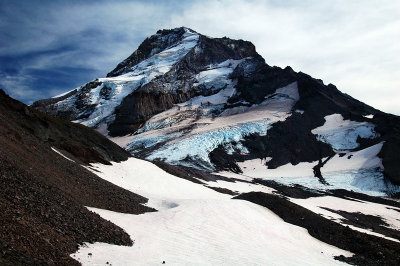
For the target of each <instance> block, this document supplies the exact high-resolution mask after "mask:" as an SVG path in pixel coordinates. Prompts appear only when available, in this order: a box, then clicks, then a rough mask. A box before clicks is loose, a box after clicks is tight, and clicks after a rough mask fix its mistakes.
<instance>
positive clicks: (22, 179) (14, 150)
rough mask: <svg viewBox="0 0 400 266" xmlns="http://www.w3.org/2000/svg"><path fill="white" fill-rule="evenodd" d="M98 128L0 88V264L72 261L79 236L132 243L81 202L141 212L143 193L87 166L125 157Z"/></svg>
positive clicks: (84, 238) (122, 232) (110, 208)
mask: <svg viewBox="0 0 400 266" xmlns="http://www.w3.org/2000/svg"><path fill="white" fill-rule="evenodd" d="M128 157H129V154H128V153H127V152H126V151H124V150H123V149H121V148H120V147H118V146H117V145H116V144H114V143H112V142H111V141H109V140H108V139H107V138H105V137H104V136H102V135H101V134H99V133H98V132H96V131H94V130H92V129H90V128H87V127H85V126H82V125H80V124H74V123H71V122H68V121H64V120H62V119H59V118H56V117H51V116H48V115H45V114H43V113H40V112H38V111H36V110H35V109H33V108H30V107H28V106H26V105H24V104H23V103H21V102H18V101H16V100H14V99H11V98H10V97H8V96H7V95H6V94H5V93H4V92H3V91H2V90H0V212H1V226H0V236H1V237H0V250H1V252H0V264H1V265H48V264H53V265H54V264H56V265H75V264H77V265H78V262H77V261H75V260H73V259H72V258H71V257H70V256H69V255H70V254H71V253H73V252H75V251H76V250H77V249H78V245H81V244H83V243H84V242H96V241H100V242H106V243H114V244H119V245H132V240H131V238H130V237H129V235H128V234H127V233H126V232H125V231H124V230H122V229H121V228H119V227H117V226H116V225H114V224H112V223H111V222H109V221H106V220H104V219H103V218H101V217H100V216H98V215H97V214H95V213H93V212H90V211H89V210H88V209H87V208H86V206H91V207H96V208H104V209H108V210H113V211H119V212H125V213H135V214H138V213H143V212H146V211H152V210H153V209H151V208H148V207H145V206H143V205H142V204H145V203H146V202H147V199H146V198H144V197H142V196H139V195H136V194H133V193H131V192H129V191H127V190H125V189H122V188H120V187H118V186H116V185H113V184H111V183H109V182H107V181H105V180H103V179H101V178H99V177H98V176H96V175H95V174H93V173H92V172H91V171H89V170H88V169H87V168H85V167H83V166H82V165H86V167H88V163H103V164H107V165H109V164H110V162H109V161H122V160H126V159H128Z"/></svg>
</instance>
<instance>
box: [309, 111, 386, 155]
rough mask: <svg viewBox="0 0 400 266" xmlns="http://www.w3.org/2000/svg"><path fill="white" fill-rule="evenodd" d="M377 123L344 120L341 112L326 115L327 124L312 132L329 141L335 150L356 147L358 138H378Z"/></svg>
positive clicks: (321, 139) (320, 138) (322, 139)
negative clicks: (375, 129)
mask: <svg viewBox="0 0 400 266" xmlns="http://www.w3.org/2000/svg"><path fill="white" fill-rule="evenodd" d="M374 128H375V125H374V124H372V123H367V122H356V121H351V120H344V119H343V116H342V115H341V114H333V115H328V116H325V124H324V125H323V126H320V127H317V128H315V129H313V130H311V132H312V133H313V134H314V135H317V139H318V140H320V141H322V142H325V143H328V144H329V145H331V146H332V148H333V149H335V150H349V149H355V148H357V147H358V146H359V144H358V143H357V138H358V137H361V138H370V139H371V138H376V137H378V136H379V135H378V133H376V132H375V131H374Z"/></svg>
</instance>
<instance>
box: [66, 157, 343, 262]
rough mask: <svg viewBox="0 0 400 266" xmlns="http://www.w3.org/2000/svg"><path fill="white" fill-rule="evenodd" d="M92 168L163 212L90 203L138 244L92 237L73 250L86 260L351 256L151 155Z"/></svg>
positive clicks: (318, 259)
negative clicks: (180, 174)
mask: <svg viewBox="0 0 400 266" xmlns="http://www.w3.org/2000/svg"><path fill="white" fill-rule="evenodd" d="M92 171H93V172H94V173H95V174H97V175H99V176H100V177H101V178H104V179H106V180H108V181H110V182H112V183H114V184H117V185H119V186H121V187H123V188H125V189H128V190H130V191H132V192H135V193H138V194H140V195H143V196H146V197H148V198H149V199H150V200H149V203H148V205H149V206H152V207H155V208H156V209H158V210H159V211H158V212H153V213H145V214H141V215H131V214H123V213H116V212H111V211H107V210H100V209H94V208H90V210H91V211H94V212H96V213H98V214H99V215H100V216H102V217H103V218H105V219H107V220H110V221H111V222H113V223H115V224H116V225H118V226H120V227H122V228H123V229H125V230H126V232H127V233H128V234H130V235H131V238H132V239H133V240H134V245H133V246H132V247H126V246H117V245H109V244H105V243H94V244H89V243H86V244H85V245H83V246H81V247H80V249H79V251H78V252H76V253H74V254H72V255H71V256H72V257H73V258H75V259H76V260H78V261H79V262H81V263H82V264H83V265H106V263H107V262H108V263H110V264H112V265H132V264H134V265H159V264H161V263H162V262H163V261H165V262H166V264H170V265H171V264H172V265H265V264H273V265H299V264H300V265H340V264H343V263H341V262H339V261H336V260H334V259H333V256H338V255H341V254H343V255H345V256H350V255H351V253H349V252H347V251H343V250H340V249H338V248H336V247H333V246H330V245H327V244H325V243H323V242H321V241H319V240H316V239H315V238H313V237H311V236H310V235H309V234H308V232H307V231H306V230H305V229H303V228H300V227H298V226H294V225H291V224H288V223H285V222H284V221H283V220H282V219H280V218H279V217H278V216H277V215H275V214H274V213H272V212H271V211H269V210H268V209H266V208H264V207H261V206H259V205H255V204H252V203H250V202H247V201H242V200H233V199H231V197H230V196H228V195H225V194H221V193H218V192H216V191H214V190H211V189H209V188H206V187H204V186H203V185H201V184H195V183H192V182H190V181H187V180H183V179H180V178H178V177H175V176H173V175H170V174H168V173H166V172H164V171H163V170H161V169H160V168H158V167H156V166H155V165H153V164H152V163H150V162H147V161H143V160H139V159H134V158H130V159H129V160H128V161H125V162H121V163H113V165H111V166H107V165H101V164H96V165H94V166H93V169H92ZM89 253H91V255H89Z"/></svg>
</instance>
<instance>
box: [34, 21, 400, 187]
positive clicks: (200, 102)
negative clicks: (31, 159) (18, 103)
mask: <svg viewBox="0 0 400 266" xmlns="http://www.w3.org/2000/svg"><path fill="white" fill-rule="evenodd" d="M33 106H35V107H36V108H38V109H40V110H44V111H46V112H48V113H52V114H55V115H58V116H61V117H65V118H68V119H70V120H74V121H76V122H79V123H83V124H85V125H88V126H90V127H93V128H96V129H97V130H98V131H100V132H102V133H103V134H105V135H107V136H109V137H111V139H112V140H113V141H115V142H116V143H118V144H119V145H120V146H122V147H124V148H125V149H126V150H128V151H129V152H131V153H132V154H134V155H136V156H140V157H143V158H146V159H149V160H161V161H165V162H167V163H169V164H178V165H184V166H189V167H195V168H197V169H201V170H206V171H225V170H227V171H233V172H236V173H243V174H246V175H248V174H249V173H248V167H249V166H248V165H251V164H253V163H254V160H256V159H258V160H260V159H261V161H262V164H261V166H260V167H261V168H260V169H261V170H260V171H261V172H262V173H265V172H269V171H271V170H270V169H276V168H277V169H281V168H282V167H292V166H293V167H298V166H299V165H304V164H307V165H309V166H310V169H308V173H310V172H311V176H312V177H314V178H315V177H318V178H319V180H321V182H325V181H323V178H324V177H327V178H328V179H332V180H339V179H340V180H342V179H341V178H342V177H343V176H344V175H348V176H350V177H349V180H353V181H351V182H353V183H357V182H356V181H354V180H356V179H357V180H358V179H359V178H360V176H361V177H362V178H364V179H363V180H364V181H365V180H370V179H371V178H372V179H374V180H375V179H376V178H375V177H376V176H378V179H379V180H380V181H379V182H381V183H382V182H384V180H390V181H391V182H393V183H395V184H400V178H399V174H398V173H399V171H398V168H397V167H398V166H397V165H398V163H397V162H399V158H398V156H397V154H396V152H395V149H396V147H398V145H399V144H398V138H399V137H398V136H399V133H398V131H397V124H396V123H397V122H395V121H398V120H397V119H398V117H396V116H391V115H387V114H384V113H382V112H380V111H378V110H376V109H374V108H372V107H370V106H368V105H366V104H364V103H361V102H359V101H357V100H356V99H353V98H352V97H350V96H349V95H346V94H343V93H341V92H340V91H339V90H338V89H337V88H336V87H335V86H334V85H332V84H329V85H325V84H324V83H323V82H322V81H321V80H317V79H314V78H312V77H310V76H308V75H306V74H304V73H301V72H299V73H296V72H295V71H293V70H292V69H291V68H290V67H286V68H284V69H282V68H279V67H275V66H274V67H272V66H269V65H267V64H266V63H265V61H264V59H263V58H262V57H261V56H260V55H259V54H258V53H257V52H256V49H255V47H254V45H253V44H252V43H250V42H247V41H243V40H232V39H229V38H226V37H224V38H210V37H207V36H204V35H201V34H199V33H197V32H194V31H193V30H190V29H188V28H177V29H173V30H162V31H158V32H157V33H156V34H155V35H153V36H151V37H149V38H147V39H146V40H145V41H144V42H143V43H142V44H141V45H140V46H139V48H138V49H137V50H136V51H135V52H134V53H133V54H132V55H131V56H130V57H128V58H127V59H125V60H124V61H123V62H121V63H120V64H119V65H118V66H117V67H116V68H115V69H114V70H113V71H111V72H110V73H109V74H108V75H107V77H106V78H99V79H97V80H95V81H92V82H89V83H87V84H86V85H84V86H82V87H80V88H78V89H76V90H74V91H72V92H70V93H68V94H66V95H63V96H60V97H58V98H54V99H50V100H42V101H39V102H36V103H34V105H33ZM363 152H364V153H367V152H369V153H368V156H367V157H365V156H364V157H362V156H361V154H364V153H363ZM356 153H357V154H356ZM356 155H359V157H357V156H356ZM347 157H348V158H349V159H348V161H343V159H341V158H347ZM363 158H364V159H363ZM365 158H367V159H365ZM341 160H342V161H341ZM339 162H340V164H343V163H344V164H345V165H346V167H341V168H340V167H338V169H339V170H340V171H341V172H340V174H339V176H338V173H336V172H337V171H336V172H335V171H334V170H335V169H334V167H331V165H332V164H334V163H335V164H339ZM372 162H373V163H372ZM253 168H254V169H256V168H255V167H253ZM245 169H247V170H245ZM285 169H286V168H285ZM293 171H296V170H293ZM253 172H254V171H253ZM253 172H252V173H253ZM351 173H356V174H351ZM372 179H371V180H372ZM364 181H363V182H364ZM349 182H350V181H349ZM351 182H350V183H351ZM365 182H367V181H365ZM367 183H368V182H367ZM381 183H380V184H381ZM357 184H359V183H357ZM382 184H383V183H382ZM382 186H383V185H382ZM397 189H398V188H397V187H395V188H393V189H392V188H391V190H392V191H397Z"/></svg>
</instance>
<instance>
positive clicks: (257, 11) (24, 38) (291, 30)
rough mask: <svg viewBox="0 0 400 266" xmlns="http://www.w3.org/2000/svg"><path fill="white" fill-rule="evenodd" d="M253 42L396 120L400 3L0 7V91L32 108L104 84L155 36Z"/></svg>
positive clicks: (345, 0)
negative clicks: (189, 32)
mask: <svg viewBox="0 0 400 266" xmlns="http://www.w3.org/2000/svg"><path fill="white" fill-rule="evenodd" d="M180 26H185V27H189V28H191V29H193V30H195V31H197V32H199V33H201V34H204V35H207V36H210V37H223V36H227V37H229V38H233V39H243V40H248V41H251V42H252V43H253V44H254V45H255V46H256V49H257V52H258V53H259V54H261V55H262V56H263V57H264V59H265V60H266V62H267V64H269V65H271V66H272V65H276V66H279V67H286V66H291V67H292V68H293V69H294V70H295V71H302V72H304V73H307V74H309V75H311V76H313V77H314V78H319V79H322V80H323V81H324V83H325V84H329V83H332V84H334V85H336V86H337V87H338V89H339V90H341V91H342V92H345V93H347V94H349V95H351V96H352V97H354V98H356V99H358V100H361V101H363V102H365V103H367V104H369V105H371V106H373V107H375V108H378V109H380V110H382V111H384V112H389V113H393V114H397V115H400V1H393V0H389V1H385V0H380V1H372V0H371V1H368V0H362V1H358V0H329V1H328V0H327V1H320V0H301V1H297V0H288V1H279V0H264V1H261V0H247V1H245V0H231V1H227V0H220V1H218V0H215V1H209V0H201V1H196V0H192V1H174V0H170V1H156V0H146V1H124V0H116V1H82V0H81V1H77V0H76V1H75V0H70V1H57V0H47V1H39V0H28V1H25V0H19V1H15V0H9V1H7V0H0V88H2V89H4V90H5V91H6V92H7V93H8V94H9V95H10V96H12V97H14V98H16V99H18V100H21V101H23V102H25V103H26V104H31V103H32V102H33V101H35V100H39V99H43V98H49V97H53V96H55V95H58V94H60V93H63V92H65V91H69V90H72V89H74V88H76V87H78V86H80V85H83V84H84V83H86V82H88V81H91V80H93V79H95V78H99V77H104V76H105V75H106V74H107V73H108V72H110V71H111V70H112V69H113V68H114V67H115V66H116V65H117V64H118V63H119V62H121V61H122V60H123V59H125V58H126V57H128V56H129V55H130V54H131V53H132V52H133V51H134V50H136V48H137V47H138V46H139V45H140V43H141V42H142V41H143V40H144V39H145V38H146V37H149V36H151V35H153V34H155V33H156V31H157V30H159V29H169V28H175V27H180Z"/></svg>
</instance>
